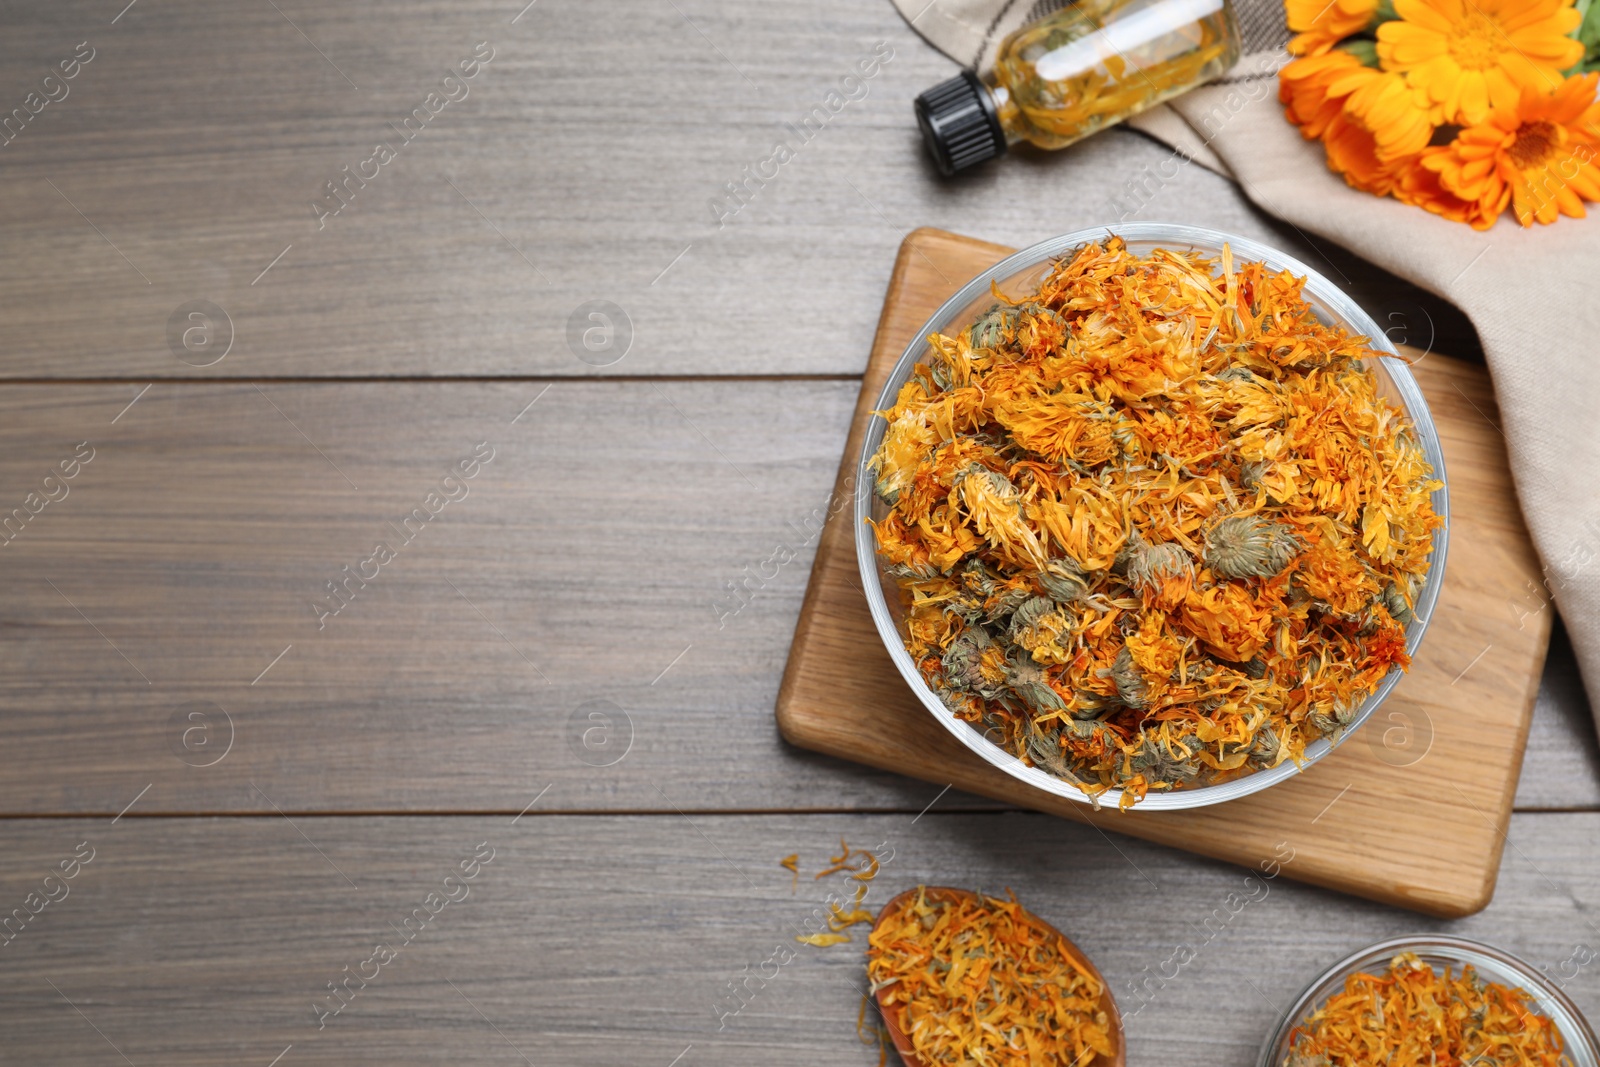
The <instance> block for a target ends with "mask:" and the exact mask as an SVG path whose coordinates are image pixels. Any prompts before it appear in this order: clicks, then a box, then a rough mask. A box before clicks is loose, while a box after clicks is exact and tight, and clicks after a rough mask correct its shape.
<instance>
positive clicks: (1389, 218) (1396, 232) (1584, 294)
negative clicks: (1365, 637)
mask: <svg viewBox="0 0 1600 1067" xmlns="http://www.w3.org/2000/svg"><path fill="white" fill-rule="evenodd" d="M893 3H894V5H895V6H896V7H897V8H898V9H899V10H900V13H901V14H902V15H903V16H905V18H906V20H907V21H908V22H909V23H910V24H911V26H912V28H913V29H915V30H916V31H917V32H918V33H919V34H921V35H922V36H923V38H925V39H926V40H927V41H928V42H929V43H930V44H932V45H933V46H934V47H936V48H938V49H939V50H940V51H941V52H943V53H945V54H946V55H947V56H949V57H950V58H952V59H954V60H956V61H957V62H959V63H961V64H963V65H964V66H967V67H969V68H974V69H977V70H978V71H979V72H980V73H983V72H986V71H987V70H988V69H989V67H990V66H991V64H992V62H993V59H994V53H995V49H996V47H997V46H998V44H999V43H1000V41H1002V40H1003V39H1004V38H1005V36H1006V35H1007V34H1009V33H1010V32H1011V31H1012V30H1014V29H1016V28H1017V27H1018V26H1021V25H1023V24H1025V23H1028V22H1032V21H1034V20H1035V19H1038V18H1041V17H1043V16H1044V15H1046V14H1049V13H1050V12H1052V11H1054V10H1057V9H1059V8H1060V7H1062V6H1063V2H1062V0H932V2H929V0H893ZM1234 3H1235V14H1236V15H1237V17H1238V20H1239V29H1240V36H1241V38H1242V40H1243V49H1242V51H1243V56H1242V58H1241V59H1240V60H1239V62H1238V64H1237V65H1236V66H1235V67H1234V68H1233V70H1232V71H1230V72H1229V73H1228V74H1227V75H1224V76H1223V78H1221V79H1220V80H1218V81H1217V82H1213V83H1212V84H1210V85H1208V86H1205V87H1203V88H1200V89H1197V90H1194V91H1193V92H1190V93H1188V94H1186V95H1184V96H1182V97H1179V98H1178V99H1176V100H1174V101H1173V102H1171V103H1170V104H1167V105H1164V106H1162V107H1158V108H1155V109H1153V110H1151V111H1149V112H1146V113H1145V114H1144V115H1141V116H1138V117H1136V118H1135V119H1133V120H1132V121H1131V123H1130V124H1131V125H1133V126H1135V127H1137V128H1139V129H1141V130H1144V131H1145V132H1146V133H1149V134H1151V135H1152V136H1154V137H1157V138H1160V139H1161V140H1163V141H1165V142H1167V143H1168V144H1170V145H1172V146H1173V148H1174V154H1173V156H1172V157H1171V158H1170V159H1168V160H1164V161H1163V162H1162V163H1161V164H1159V165H1158V166H1157V167H1155V168H1153V169H1152V170H1151V171H1149V172H1146V173H1144V174H1141V175H1140V176H1139V177H1138V178H1136V179H1135V180H1134V181H1133V182H1131V183H1130V184H1129V186H1128V187H1127V188H1125V189H1120V190H1111V191H1110V192H1111V195H1112V198H1113V200H1114V201H1115V202H1116V203H1118V204H1120V205H1121V207H1119V208H1118V209H1117V210H1118V211H1120V212H1122V213H1123V215H1124V218H1127V219H1129V220H1132V219H1135V218H1137V219H1139V220H1140V221H1150V220H1154V219H1155V218H1156V217H1157V216H1155V215H1154V214H1153V213H1151V214H1145V213H1142V212H1141V211H1140V209H1141V208H1142V206H1143V203H1144V202H1145V201H1148V200H1149V199H1151V198H1152V197H1153V195H1154V193H1153V190H1154V189H1155V188H1156V185H1155V184H1154V183H1157V182H1162V181H1170V180H1172V179H1173V178H1174V177H1176V175H1177V174H1178V173H1179V172H1180V171H1181V169H1182V167H1183V166H1185V165H1189V163H1190V161H1191V160H1192V161H1193V162H1194V163H1199V164H1201V165H1204V166H1206V167H1209V168H1210V169H1212V170H1215V171H1217V172H1218V173H1220V174H1223V175H1225V176H1227V177H1229V178H1232V179H1233V180H1235V181H1237V182H1238V183H1239V185H1240V187H1241V188H1242V189H1243V190H1244V192H1245V195H1247V196H1248V197H1249V198H1250V199H1251V200H1252V201H1254V202H1255V203H1256V204H1257V205H1258V206H1259V207H1261V208H1262V209H1263V210H1265V211H1268V212H1270V213H1271V214H1273V215H1276V216H1278V217H1279V218H1281V219H1284V220H1285V221H1287V222H1289V223H1291V224H1293V225H1294V226H1295V227H1297V228H1298V229H1299V230H1301V231H1302V232H1303V233H1304V234H1306V235H1307V236H1308V238H1309V239H1310V240H1311V241H1313V242H1314V243H1316V242H1321V241H1332V242H1336V243H1337V244H1340V245H1343V246H1344V247H1345V248H1347V249H1349V250H1350V251H1352V252H1355V253H1356V254H1358V255H1360V256H1362V257H1363V258H1365V259H1367V260H1369V261H1370V262H1372V263H1376V264H1378V265H1379V266H1381V267H1383V268H1385V269H1387V270H1388V271H1390V272H1391V273H1393V274H1396V275H1399V276H1400V277H1402V278H1407V279H1409V280H1411V281H1412V282H1414V283H1416V284H1417V285H1419V286H1421V287H1422V288H1424V289H1427V290H1429V291H1431V292H1433V293H1435V294H1437V295H1438V296H1440V297H1443V298H1444V299H1446V300H1448V301H1450V302H1451V303H1453V304H1455V305H1456V306H1457V307H1459V308H1460V309H1461V310H1462V311H1463V312H1465V313H1466V315H1467V316H1468V317H1469V318H1470V319H1471V320H1472V323H1473V325H1474V326H1475V327H1476V328H1477V331H1478V337H1479V339H1480V340H1481V341H1482V343H1483V348H1484V353H1485V356H1486V357H1487V359H1488V363H1489V370H1490V373H1491V375H1492V377H1493V380H1494V389H1495V396H1496V398H1497V400H1498V401H1499V404H1500V412H1501V419H1502V424H1503V426H1504V428H1505V435H1506V439H1507V441H1508V442H1509V445H1510V455H1511V468H1512V472H1513V475H1514V478H1515V481H1516V488H1517V494H1518V497H1519V499H1520V501H1521V504H1522V511H1523V515H1524V516H1525V517H1526V519H1527V522H1528V527H1529V529H1530V530H1531V531H1532V533H1533V540H1534V544H1535V545H1536V546H1537V548H1538V550H1539V555H1540V559H1541V563H1542V564H1543V567H1544V581H1543V583H1542V586H1540V587H1538V588H1533V589H1529V590H1527V591H1526V593H1527V595H1526V597H1525V598H1524V599H1523V600H1522V601H1521V602H1517V603H1508V604H1506V606H1505V618H1504V622H1505V625H1507V626H1511V627H1516V626H1519V625H1522V624H1523V623H1524V620H1525V618H1526V617H1527V615H1526V613H1528V612H1530V611H1535V612H1537V611H1540V610H1551V607H1550V605H1551V602H1552V600H1553V602H1554V606H1555V607H1556V608H1559V610H1560V612H1561V616H1562V619H1563V620H1564V621H1565V623H1566V625H1567V630H1568V632H1569V633H1570V634H1571V637H1572V644H1573V647H1574V648H1575V649H1576V651H1577V656H1578V661H1579V664H1580V667H1581V669H1582V671H1583V676H1584V682H1585V685H1586V686H1587V688H1588V692H1589V697H1590V704H1591V707H1594V706H1596V705H1600V221H1597V217H1596V215H1597V214H1600V205H1594V206H1593V207H1592V208H1591V215H1590V217H1589V218H1586V219H1571V218H1565V217H1563V218H1561V219H1560V220H1558V221H1557V222H1556V223H1555V224H1554V225H1550V226H1534V227H1532V228H1530V229H1523V228H1522V227H1521V226H1519V225H1517V222H1516V220H1515V219H1514V218H1511V217H1510V216H1505V217H1502V218H1501V219H1500V221H1499V222H1498V223H1496V224H1495V225H1494V226H1493V227H1492V228H1491V229H1489V230H1488V231H1486V232H1478V231H1476V230H1472V229H1470V228H1469V227H1467V226H1466V225H1464V224H1461V223H1455V222H1447V221H1445V220H1443V219H1440V218H1438V217H1437V216H1435V215H1431V214H1429V213H1427V212H1425V211H1423V210H1422V209H1421V208H1415V207H1408V206H1406V205H1404V204H1401V203H1400V202H1398V201H1396V200H1393V199H1379V198H1377V197H1375V196H1372V195H1370V194H1367V193H1361V192H1357V191H1356V190H1354V189H1351V188H1350V187H1349V186H1347V185H1346V184H1345V183H1344V179H1343V178H1341V177H1339V176H1338V175H1336V174H1334V173H1333V172H1331V171H1330V170H1328V168H1327V165H1326V163H1325V162H1324V158H1323V151H1322V146H1321V144H1320V143H1318V142H1315V141H1307V140H1305V139H1303V138H1302V137H1301V136H1300V131H1299V130H1297V129H1296V128H1295V127H1293V126H1291V125H1290V124H1289V123H1288V122H1287V121H1286V120H1285V119H1284V116H1283V110H1282V107H1281V105H1279V103H1278V93H1277V76H1276V71H1277V69H1278V67H1280V66H1281V65H1282V64H1283V63H1285V62H1287V61H1288V58H1289V57H1288V56H1287V55H1286V54H1285V53H1284V52H1283V44H1284V42H1286V41H1287V40H1288V39H1289V32H1288V29H1287V27H1286V26H1285V24H1284V16H1283V5H1282V2H1281V0H1234ZM1069 151H1070V149H1069ZM987 165H988V166H1004V165H1005V163H1004V160H1001V161H998V162H995V163H990V164H987ZM1061 178H1062V182H1063V184H1065V183H1068V182H1071V181H1073V180H1074V179H1073V177H1072V175H1071V174H1070V173H1068V171H1067V170H1066V169H1063V171H1062V175H1061ZM1106 221H1107V222H1108V223H1110V222H1114V221H1116V220H1115V219H1114V218H1110V219H1107V220H1106ZM1161 221H1168V222H1183V221H1185V220H1184V219H1182V218H1170V217H1169V218H1162V219H1161ZM1597 718H1600V717H1597Z"/></svg>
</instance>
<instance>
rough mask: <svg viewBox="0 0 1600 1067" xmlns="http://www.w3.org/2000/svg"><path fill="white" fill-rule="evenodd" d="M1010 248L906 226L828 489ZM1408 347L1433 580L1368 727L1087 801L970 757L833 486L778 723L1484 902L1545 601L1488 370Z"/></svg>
mask: <svg viewBox="0 0 1600 1067" xmlns="http://www.w3.org/2000/svg"><path fill="white" fill-rule="evenodd" d="M1011 251H1012V250H1011V249H1009V248H1005V247H1002V246H1000V245H995V244H989V243H987V242H983V241H977V240H973V239H971V238H967V237H959V236H957V235H955V234H950V233H945V232H943V231H940V230H928V229H923V230H917V231H915V232H914V233H912V234H910V235H909V236H908V237H907V238H906V239H905V241H904V243H902V245H901V246H900V255H899V258H898V260H897V261H896V263H895V267H894V274H893V276H892V277H891V278H890V281H889V292H888V295H887V296H886V297H885V299H884V304H883V316H882V318H881V319H880V320H879V323H878V333H877V338H876V340H875V341H874V343H873V346H872V355H871V358H870V359H869V361H868V363H867V369H866V374H865V376H864V380H863V382H862V386H861V399H860V401H859V402H858V404H857V406H856V414H855V420H854V423H853V424H852V427H851V430H850V438H849V441H848V442H847V443H846V445H845V449H844V459H843V461H842V462H841V464H840V468H839V478H838V481H837V482H836V483H835V486H834V492H835V494H836V498H835V499H836V500H845V499H846V498H847V497H848V495H849V493H848V490H847V489H846V485H847V482H846V479H848V478H850V477H851V476H852V475H853V474H854V469H853V467H854V461H855V458H856V456H857V455H858V454H859V453H860V450H861V435H862V433H863V431H864V428H865V426H866V423H867V419H868V416H869V413H870V411H871V408H872V405H873V403H874V401H875V400H876V399H877V396H878V392H879V390H880V389H881V388H882V387H883V382H884V379H885V378H886V377H887V375H888V373H889V371H890V369H891V368H892V367H893V365H894V362H895V360H896V359H897V358H898V357H899V355H900V353H901V352H902V351H903V350H904V349H905V346H906V345H907V344H908V343H909V342H910V341H911V339H912V337H913V336H914V335H915V334H916V331H917V330H919V329H921V327H922V325H923V323H924V322H925V321H926V320H927V318H928V317H929V316H930V315H931V314H932V313H933V312H934V310H936V309H937V307H938V306H939V305H940V304H941V303H943V302H944V300H945V299H946V298H947V297H949V296H950V295H951V294H952V293H954V292H955V290H956V289H957V288H959V287H960V286H961V285H962V284H963V283H965V282H966V281H967V280H968V279H969V278H971V277H973V276H974V275H976V274H978V273H979V272H981V271H983V270H984V269H986V268H988V267H989V266H991V265H993V264H994V263H995V262H996V261H998V260H999V259H1001V258H1003V257H1004V256H1006V255H1008V254H1009V253H1010V252H1011ZM1405 355H1406V357H1407V358H1408V360H1412V361H1414V362H1413V371H1414V373H1415V374H1416V376H1417V379H1418V381H1419V382H1420V383H1421V385H1422V391H1423V392H1424V393H1425V394H1426V395H1427V398H1428V403H1429V406H1430V407H1431V409H1432V411H1433V416H1434V421H1435V423H1436V424H1437V427H1438V431H1439V437H1440V440H1441V442H1442V444H1443V447H1444V455H1445V463H1446V465H1447V467H1448V469H1449V475H1450V515H1451V530H1450V553H1449V560H1448V564H1447V569H1446V574H1445V582H1444V587H1443V591H1442V594H1441V596H1440V598H1439V602H1438V605H1437V606H1436V608H1435V614H1434V618H1433V620H1432V622H1431V624H1430V625H1429V629H1428V633H1427V637H1426V638H1425V640H1424V641H1423V644H1422V647H1421V649H1420V650H1419V652H1418V655H1417V657H1416V661H1415V663H1414V664H1413V666H1412V669H1411V671H1410V673H1409V674H1408V675H1407V676H1406V677H1405V678H1404V679H1403V680H1402V681H1401V682H1400V684H1399V685H1398V686H1396V687H1395V689H1394V691H1393V692H1392V693H1391V694H1390V697H1389V699H1388V700H1387V701H1386V702H1385V704H1384V705H1383V707H1381V708H1380V709H1379V710H1378V712H1377V713H1376V714H1375V715H1374V716H1373V717H1372V719H1370V720H1369V721H1368V722H1367V723H1366V725H1365V726H1363V727H1362V728H1361V729H1360V730H1358V731H1356V732H1355V733H1354V734H1352V735H1350V736H1349V737H1347V738H1346V740H1345V742H1344V744H1342V745H1341V746H1340V747H1339V748H1338V749H1337V750H1336V751H1335V752H1333V753H1331V754H1330V755H1328V756H1327V757H1326V758H1325V759H1323V760H1322V762H1320V763H1318V764H1316V765H1315V766H1313V767H1310V768H1308V769H1307V770H1306V771H1305V772H1304V773H1302V774H1301V775H1299V776H1297V777H1295V778H1292V779H1290V780H1288V781H1286V782H1283V783H1281V784H1279V785H1277V786H1274V787H1273V788H1271V789H1267V790H1264V791H1263V792H1260V793H1257V794H1255V795H1253V796H1249V797H1245V798H1243V799H1240V800H1234V801H1231V802H1228V803H1225V804H1218V805H1214V806H1212V807H1208V808H1200V809H1196V810H1190V811H1179V812H1157V811H1145V812H1141V811H1138V810H1134V811H1132V812H1118V811H1115V810H1105V811H1100V812H1093V811H1091V810H1090V809H1089V808H1088V807H1087V806H1086V805H1083V804H1079V803H1076V802H1074V801H1071V800H1066V799H1063V798H1059V797H1055V796H1051V795H1049V794H1046V793H1042V792H1038V791H1036V790H1034V789H1032V788H1031V787H1029V786H1027V785H1025V784H1023V783H1021V782H1019V781H1017V780H1016V779H1013V778H1011V777H1010V776H1008V775H1007V774H1005V773H1004V772H1003V771H1001V770H999V769H998V768H995V767H993V766H991V765H989V764H988V763H986V762H984V761H983V760H982V759H980V758H979V757H978V756H976V755H974V754H973V753H971V752H969V751H968V750H967V749H965V748H964V747H962V745H961V744H960V743H959V742H958V741H957V740H956V739H955V738H954V737H952V736H951V735H950V734H948V733H947V732H946V731H945V728H944V727H943V726H942V725H940V724H939V723H937V722H935V721H934V720H933V717H932V716H931V715H930V714H929V712H928V711H927V709H925V708H924V707H923V706H922V704H921V703H920V702H919V701H918V700H917V698H916V696H915V695H914V694H913V693H912V692H911V690H910V689H909V688H908V687H907V686H906V684H905V683H904V682H903V681H902V680H901V678H900V675H899V673H898V672H897V671H896V670H895V667H894V664H893V663H892V661H891V660H890V659H889V655H888V653H887V652H886V651H885V650H884V648H883V644H882V642H881V641H880V639H879V637H878V633H877V631H876V630H875V629H874V627H873V625H872V618H871V616H870V615H869V614H868V612H867V604H866V597H865V594H864V592H863V591H862V588H861V582H860V578H859V576H858V574H857V569H856V555H855V547H854V542H853V538H852V531H851V522H852V519H851V515H852V508H851V507H850V505H849V504H848V503H844V504H843V505H842V506H840V507H839V508H838V509H837V510H836V511H835V512H834V513H833V515H832V517H831V518H830V519H829V521H828V524H827V526H826V528H825V529H824V531H823V534H822V538H821V540H820V542H819V546H818V549H817V558H816V562H815V564H814V565H813V567H812V571H811V584H810V586H809V588H808V589H807V590H806V599H805V604H804V607H803V608H802V609H801V612H800V621H799V625H798V626H797V627H796V629H795V638H794V645H793V647H792V648H791V650H790V653H789V664H788V668H787V670H786V671H785V673H784V678H783V686H782V689H781V690H780V691H779V693H778V704H777V715H778V725H779V728H780V729H781V730H782V731H783V736H784V737H785V738H787V739H788V740H789V741H790V742H792V743H793V744H795V745H799V746H800V747H802V748H808V749H814V750H816V751H818V752H825V753H827V754H829V755H833V756H839V757H842V758H844V759H848V760H854V761H856V762H859V763H865V764H869V765H871V766H874V767H881V768H884V769H887V770H892V771H897V772H899V773H901V774H907V775H910V776H912V777H914V778H921V779H923V780H925V781H928V782H934V783H938V784H940V785H953V786H955V787H956V788H959V789H965V790H967V791H969V792H972V793H978V794H982V795H984V796H988V797H993V798H995V799H998V800H1003V801H1007V802H1009V803H1012V804H1016V805H1019V806H1022V807H1027V808H1036V809H1038V810H1040V811H1045V812H1050V813H1053V814H1057V815H1061V816H1065V817H1067V818H1072V819H1077V820H1080V821H1085V822H1089V823H1091V824H1092V825H1094V826H1097V827H1099V828H1100V829H1102V830H1111V831H1116V832H1119V833H1125V834H1132V835H1133V836H1135V837H1142V838H1147V839H1149V840H1151V841H1157V842H1161V843H1163V844H1168V845H1173V846H1175V847H1178V848H1183V849H1188V850H1190V851H1192V852H1198V853H1200V854H1202V855H1206V856H1212V857H1215V858H1217V859H1223V860H1229V861H1232V862H1234V863H1239V864H1242V865H1245V866H1248V867H1257V866H1258V865H1261V864H1271V863H1272V862H1273V861H1277V862H1278V863H1279V864H1280V865H1281V870H1282V873H1283V874H1284V875H1285V876H1287V877H1289V878H1293V879H1296V880H1299V881H1303V882H1310V883H1312V884H1315V885H1321V886H1326V887H1329V888H1332V889H1338V890H1342V891H1344V892H1347V893H1354V894H1356V895H1358V896H1363V897H1369V898H1371V899H1373V900H1379V901H1383V902H1385V903H1389V904H1395V905H1398V906H1400V907H1404V908H1412V909H1415V910H1417V911H1422V912H1427V913H1429V914H1433V915H1439V916H1445V917H1454V916H1460V915H1467V914H1470V913H1472V912H1475V911H1478V910H1479V909H1481V908H1483V907H1484V906H1485V905H1486V904H1488V902H1489V900H1490V898H1491V897H1492V896H1493V895H1494V886H1495V880H1496V877H1497V876H1498V874H1499V870H1500V854H1501V850H1502V846H1503V844H1504V841H1505V831H1506V825H1507V823H1508V821H1509V819H1510V816H1511V804H1512V798H1513V797H1514V796H1515V794H1516V787H1517V776H1518V773H1519V771H1520V769H1521V766H1522V752H1523V746H1524V745H1525V743H1526V741H1527V736H1528V723H1529V720H1530V718H1531V716H1532V714H1533V704H1534V698H1535V696H1536V694H1537V692H1538V687H1539V674H1540V671H1541V669H1542V668H1543V665H1544V657H1545V652H1546V650H1547V649H1548V647H1549V643H1550V625H1551V616H1552V614H1553V613H1552V612H1549V611H1544V610H1541V609H1542V608H1543V606H1544V604H1545V599H1544V598H1543V597H1541V596H1540V595H1539V594H1540V592H1541V590H1542V586H1541V584H1540V570H1539V564H1538V561H1537V559H1536V557H1535V555H1534V550H1533V545H1532V544H1531V543H1530V541H1529V540H1528V533H1527V529H1526V528H1525V527H1524V526H1523V522H1522V516H1521V513H1520V512H1519V511H1518V509H1517V502H1516V497H1515V495H1514V492H1513V490H1512V485H1511V472H1510V469H1509V467H1508V465H1507V459H1506V450H1505V438H1504V437H1503V436H1502V434H1501V432H1500V429H1499V424H1498V422H1497V421H1496V419H1497V412H1496V408H1495V404H1494V396H1493V393H1492V391H1491V389H1490V386H1489V376H1488V374H1487V372H1486V371H1485V370H1484V369H1483V368H1482V367H1479V366H1475V365H1472V364H1468V363H1463V362H1461V361H1459V360H1454V359H1450V358H1447V357H1444V356H1441V355H1439V354H1437V353H1428V354H1424V353H1422V352H1420V351H1417V350H1408V351H1406V353H1405ZM1288 856H1292V857H1293V858H1292V859H1289V860H1288V861H1287V862H1284V859H1285V857H1288ZM1266 869H1269V870H1270V869H1272V868H1270V867H1268V868H1266Z"/></svg>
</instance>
